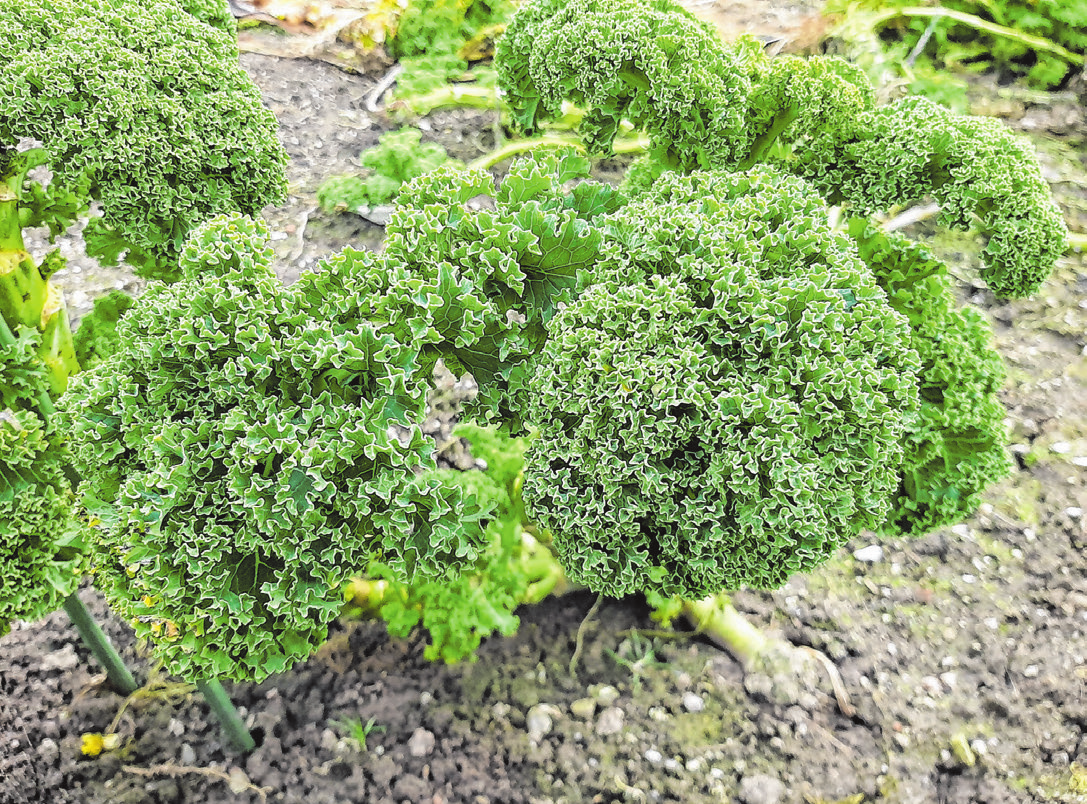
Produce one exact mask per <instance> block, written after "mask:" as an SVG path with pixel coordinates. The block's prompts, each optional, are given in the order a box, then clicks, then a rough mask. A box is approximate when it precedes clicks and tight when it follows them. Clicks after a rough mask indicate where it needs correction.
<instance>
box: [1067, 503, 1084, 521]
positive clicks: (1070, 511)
mask: <svg viewBox="0 0 1087 804" xmlns="http://www.w3.org/2000/svg"><path fill="white" fill-rule="evenodd" d="M1064 513H1065V515H1067V516H1070V517H1072V519H1079V518H1080V517H1081V516H1083V509H1082V508H1078V507H1076V506H1072V507H1071V508H1065V509H1064Z"/></svg>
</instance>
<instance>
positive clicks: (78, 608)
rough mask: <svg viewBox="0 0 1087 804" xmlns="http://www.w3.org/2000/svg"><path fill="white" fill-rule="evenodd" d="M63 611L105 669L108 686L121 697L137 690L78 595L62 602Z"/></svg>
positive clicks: (122, 663) (70, 596) (130, 675)
mask: <svg viewBox="0 0 1087 804" xmlns="http://www.w3.org/2000/svg"><path fill="white" fill-rule="evenodd" d="M64 611H65V612H66V613H67V614H68V617H69V618H70V619H71V621H72V625H74V626H75V628H76V631H78V632H79V636H80V637H82V639H83V641H84V642H85V643H86V644H87V647H89V648H90V649H91V653H93V654H94V657H95V658H96V659H98V661H99V663H101V665H102V666H103V667H104V668H106V678H108V679H109V683H110V686H112V687H113V689H115V690H116V691H117V692H119V693H120V694H121V695H126V696H127V695H131V694H132V693H134V692H135V691H136V690H137V689H138V686H137V685H136V680H135V679H134V678H133V677H132V673H130V672H129V670H128V668H127V667H125V663H124V662H123V661H122V660H121V657H120V655H119V654H118V653H117V650H116V649H115V648H114V647H113V645H112V644H111V643H110V641H109V637H107V636H106V635H105V634H104V633H103V632H102V629H101V628H100V627H99V626H98V623H96V622H95V621H94V618H93V617H91V613H90V612H89V611H87V607H86V606H85V605H84V604H83V601H82V600H80V599H79V594H78V593H76V592H72V594H70V595H68V597H67V598H66V599H65V600H64Z"/></svg>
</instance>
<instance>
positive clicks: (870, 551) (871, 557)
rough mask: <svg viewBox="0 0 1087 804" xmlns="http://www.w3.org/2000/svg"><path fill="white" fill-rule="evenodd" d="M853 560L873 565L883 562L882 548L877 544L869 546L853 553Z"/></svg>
mask: <svg viewBox="0 0 1087 804" xmlns="http://www.w3.org/2000/svg"><path fill="white" fill-rule="evenodd" d="M853 558H855V559H857V561H863V562H864V563H865V564H875V563H877V562H879V561H882V560H883V548H882V547H881V546H880V545H878V544H870V545H868V546H867V547H862V548H860V549H859V550H854V551H853Z"/></svg>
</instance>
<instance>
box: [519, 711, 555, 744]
mask: <svg viewBox="0 0 1087 804" xmlns="http://www.w3.org/2000/svg"><path fill="white" fill-rule="evenodd" d="M557 714H558V710H557V709H556V708H555V707H553V706H551V705H550V704H536V705H535V706H534V707H532V708H531V709H529V710H528V715H527V716H526V717H525V728H526V729H528V736H529V738H530V739H532V741H533V742H539V741H540V740H541V739H543V737H544V735H547V734H550V733H551V729H552V728H554V725H555V721H554V716H555V715H557Z"/></svg>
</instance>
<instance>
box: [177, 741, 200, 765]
mask: <svg viewBox="0 0 1087 804" xmlns="http://www.w3.org/2000/svg"><path fill="white" fill-rule="evenodd" d="M178 764H180V765H195V764H196V751H194V750H193V747H192V746H191V745H189V744H188V743H182V744H181V756H180V757H179V758H178Z"/></svg>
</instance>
